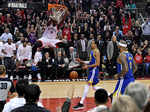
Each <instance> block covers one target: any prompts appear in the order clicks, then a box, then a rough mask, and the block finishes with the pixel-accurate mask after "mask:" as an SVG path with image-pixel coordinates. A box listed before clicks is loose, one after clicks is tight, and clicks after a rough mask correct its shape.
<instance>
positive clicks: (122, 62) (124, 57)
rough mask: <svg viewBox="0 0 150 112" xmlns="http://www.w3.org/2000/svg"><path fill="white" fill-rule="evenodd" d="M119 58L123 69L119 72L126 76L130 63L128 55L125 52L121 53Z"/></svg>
mask: <svg viewBox="0 0 150 112" xmlns="http://www.w3.org/2000/svg"><path fill="white" fill-rule="evenodd" d="M118 58H119V59H118V60H119V63H120V64H121V65H122V70H121V72H120V73H119V74H120V76H124V75H125V74H126V73H127V71H128V63H127V61H126V56H125V55H124V54H120V55H119V57H118Z"/></svg>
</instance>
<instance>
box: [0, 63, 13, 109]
mask: <svg viewBox="0 0 150 112" xmlns="http://www.w3.org/2000/svg"><path fill="white" fill-rule="evenodd" d="M5 76H6V68H5V66H4V65H0V93H1V94H0V111H1V112H2V110H3V108H4V105H5V103H6V100H7V97H14V96H15V88H14V85H13V82H12V81H11V80H9V79H8V78H5ZM8 92H10V93H11V94H10V95H8Z"/></svg>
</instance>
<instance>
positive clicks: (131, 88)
mask: <svg viewBox="0 0 150 112" xmlns="http://www.w3.org/2000/svg"><path fill="white" fill-rule="evenodd" d="M125 95H129V96H130V97H131V98H132V99H133V100H134V102H135V103H136V105H137V107H138V108H139V109H140V111H142V110H143V109H144V106H145V104H146V103H147V101H148V95H149V90H148V87H146V86H145V85H144V84H141V83H136V82H135V83H131V84H129V85H128V87H127V88H126V90H125ZM134 112H135V111H134Z"/></svg>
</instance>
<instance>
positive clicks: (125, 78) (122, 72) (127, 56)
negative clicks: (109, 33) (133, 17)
mask: <svg viewBox="0 0 150 112" xmlns="http://www.w3.org/2000/svg"><path fill="white" fill-rule="evenodd" d="M118 48H119V49H120V55H119V56H118V58H117V72H118V74H116V75H115V76H114V78H115V79H118V82H117V85H116V88H115V90H114V92H113V96H119V95H122V94H124V91H125V89H126V87H127V86H128V84H129V83H131V82H134V80H135V79H134V76H133V74H134V73H135V72H136V70H137V66H136V64H135V62H134V59H133V56H132V54H131V53H129V52H128V50H127V44H126V42H125V41H123V40H121V41H120V42H119V43H118Z"/></svg>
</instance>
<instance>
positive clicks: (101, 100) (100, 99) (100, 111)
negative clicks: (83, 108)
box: [88, 89, 108, 112]
mask: <svg viewBox="0 0 150 112" xmlns="http://www.w3.org/2000/svg"><path fill="white" fill-rule="evenodd" d="M94 99H95V103H96V107H95V108H93V109H91V110H89V111H88V112H108V107H107V102H108V93H107V91H106V90H105V89H98V90H96V92H95V95H94Z"/></svg>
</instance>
